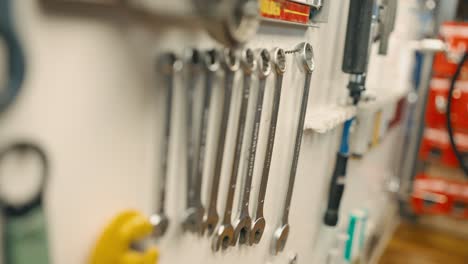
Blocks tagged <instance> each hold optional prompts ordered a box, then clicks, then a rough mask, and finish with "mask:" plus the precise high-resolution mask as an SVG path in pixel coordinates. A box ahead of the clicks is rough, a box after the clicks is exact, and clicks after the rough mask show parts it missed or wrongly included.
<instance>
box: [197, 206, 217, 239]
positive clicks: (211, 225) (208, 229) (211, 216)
mask: <svg viewBox="0 0 468 264" xmlns="http://www.w3.org/2000/svg"><path fill="white" fill-rule="evenodd" d="M218 222H219V214H218V212H217V211H214V210H207V213H206V214H205V215H204V216H203V224H202V230H201V234H202V235H204V234H207V235H208V236H211V235H213V233H214V231H215V229H216V225H217V224H218Z"/></svg>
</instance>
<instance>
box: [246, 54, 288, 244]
mask: <svg viewBox="0 0 468 264" xmlns="http://www.w3.org/2000/svg"><path fill="white" fill-rule="evenodd" d="M272 54H273V65H274V69H275V71H276V80H275V83H276V84H275V94H274V97H273V106H272V113H271V119H270V128H269V131H268V140H267V146H266V155H265V160H264V162H263V171H262V178H261V180H260V189H259V191H258V196H257V207H256V210H255V218H254V221H253V224H252V229H251V232H250V239H249V242H250V245H253V244H258V243H259V242H260V240H261V239H262V236H263V232H264V231H265V225H266V221H265V218H264V216H263V206H264V203H265V194H266V188H267V184H268V176H269V174H270V166H271V158H272V153H273V147H274V145H275V134H276V124H277V121H278V111H279V105H280V100H281V87H282V85H283V75H284V72H285V71H286V54H285V53H284V50H283V49H280V48H275V49H274V50H273V51H272Z"/></svg>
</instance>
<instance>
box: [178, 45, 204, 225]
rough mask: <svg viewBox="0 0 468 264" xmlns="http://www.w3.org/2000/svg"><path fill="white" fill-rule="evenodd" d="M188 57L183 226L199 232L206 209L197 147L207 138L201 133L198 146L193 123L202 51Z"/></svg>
mask: <svg viewBox="0 0 468 264" xmlns="http://www.w3.org/2000/svg"><path fill="white" fill-rule="evenodd" d="M186 58H187V63H186V70H187V90H186V106H185V107H186V121H187V127H186V128H185V130H186V140H187V142H186V146H187V154H186V155H187V168H186V169H187V172H186V176H187V196H186V199H187V200H186V206H187V208H186V212H185V214H186V215H185V219H184V221H183V223H182V226H183V229H184V230H185V231H188V232H191V233H197V234H199V233H200V232H201V225H202V221H203V214H204V213H205V209H204V208H203V204H202V201H201V185H202V173H199V171H198V167H199V166H202V165H201V164H200V160H199V159H197V157H199V156H200V154H199V152H197V149H198V146H201V145H204V142H203V141H204V140H205V138H204V137H203V135H202V133H201V134H200V140H199V142H198V146H197V145H196V142H195V141H196V139H195V136H196V133H195V129H194V125H193V113H194V111H195V109H194V103H193V98H194V93H195V88H196V85H197V82H198V80H199V78H200V73H201V72H202V63H203V61H202V60H203V59H202V53H201V52H200V51H199V50H197V49H189V50H187V54H186ZM206 86H208V89H210V86H211V81H210V83H207V84H206ZM202 111H203V109H202ZM202 126H203V124H202ZM197 153H198V154H197ZM202 167H203V166H202Z"/></svg>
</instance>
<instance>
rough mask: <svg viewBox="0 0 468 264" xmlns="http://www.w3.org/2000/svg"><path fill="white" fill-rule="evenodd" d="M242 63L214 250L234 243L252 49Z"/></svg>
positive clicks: (252, 60) (252, 65) (253, 62)
mask: <svg viewBox="0 0 468 264" xmlns="http://www.w3.org/2000/svg"><path fill="white" fill-rule="evenodd" d="M241 65H242V68H243V70H244V83H243V89H242V101H241V106H240V114H239V120H238V121H237V123H238V124H237V125H238V126H237V134H236V140H235V149H234V157H233V163H232V168H231V175H230V177H229V185H228V186H229V187H228V194H227V197H226V206H225V208H224V215H223V219H222V222H221V224H220V225H219V226H218V228H217V229H216V231H215V234H214V237H213V245H212V247H213V250H214V251H218V250H220V249H226V248H227V247H228V246H230V245H233V244H234V228H233V226H232V224H231V214H232V204H233V202H234V194H235V190H236V184H237V175H238V171H239V163H240V157H241V154H242V144H243V141H244V130H245V120H246V118H247V108H248V105H249V96H250V84H251V78H252V72H253V71H254V70H255V68H256V63H255V57H254V53H253V51H252V50H251V49H246V50H244V52H243V53H242V60H241Z"/></svg>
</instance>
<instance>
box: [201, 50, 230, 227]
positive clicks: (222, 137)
mask: <svg viewBox="0 0 468 264" xmlns="http://www.w3.org/2000/svg"><path fill="white" fill-rule="evenodd" d="M221 61H222V65H223V67H224V73H225V76H224V103H223V110H222V116H221V126H220V129H219V137H218V146H217V149H216V160H215V168H214V174H213V178H212V180H211V186H210V187H209V188H210V196H209V198H208V199H209V200H208V208H207V212H206V215H205V218H204V229H205V230H207V231H208V234H209V235H211V234H213V232H214V229H215V227H216V225H217V224H218V221H219V215H218V212H217V208H216V206H217V203H218V190H219V181H220V179H221V169H222V165H223V157H224V146H225V144H226V133H227V126H228V120H229V109H230V108H231V96H232V86H233V85H234V75H235V73H236V71H237V70H238V69H239V58H238V56H237V54H236V52H235V51H234V50H231V49H224V50H223V53H222V54H221Z"/></svg>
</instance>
